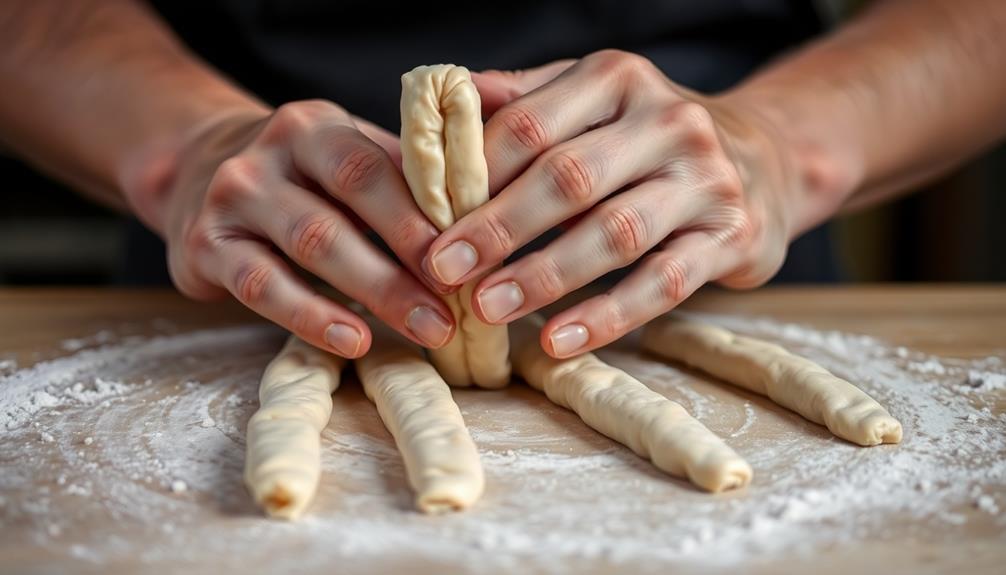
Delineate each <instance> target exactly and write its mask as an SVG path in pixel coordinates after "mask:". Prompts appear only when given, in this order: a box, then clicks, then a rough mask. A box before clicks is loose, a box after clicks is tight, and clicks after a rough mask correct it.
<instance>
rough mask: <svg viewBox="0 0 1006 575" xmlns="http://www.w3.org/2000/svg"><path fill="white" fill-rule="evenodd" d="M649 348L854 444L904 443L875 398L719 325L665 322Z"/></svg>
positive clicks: (649, 334)
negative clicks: (765, 399)
mask: <svg viewBox="0 0 1006 575" xmlns="http://www.w3.org/2000/svg"><path fill="white" fill-rule="evenodd" d="M643 347H644V348H645V349H647V350H649V351H651V352H653V353H656V354H658V355H661V356H663V357H666V358H668V359H673V360H678V361H681V362H683V363H685V364H687V365H690V366H692V367H694V368H696V369H699V370H701V371H704V372H706V373H709V374H711V375H714V376H716V377H718V378H720V379H722V380H724V381H727V382H729V383H732V384H734V385H738V386H740V387H743V388H745V389H747V390H749V391H753V392H755V393H758V394H760V395H764V396H767V397H768V398H769V399H771V400H772V401H774V402H776V403H778V404H779V405H781V406H783V407H786V408H788V409H791V410H793V411H795V412H797V413H799V414H800V415H802V416H804V417H806V418H807V419H809V420H811V421H813V422H814V423H818V424H822V425H825V426H827V428H828V429H830V430H831V432H832V433H834V434H835V435H837V436H838V437H841V438H843V439H846V440H848V441H851V442H853V443H858V444H859V445H863V446H869V445H879V444H881V443H898V442H900V441H901V423H899V422H898V420H896V419H894V418H893V417H891V414H890V413H888V412H887V410H885V409H884V408H883V407H881V405H880V404H879V403H877V402H876V401H874V399H873V398H872V397H870V396H869V395H867V394H866V393H865V392H863V391H862V390H860V389H859V388H858V387H856V386H854V385H852V384H851V383H849V382H848V381H845V380H844V379H840V378H838V377H835V376H834V375H832V374H831V373H830V372H829V371H828V370H826V369H824V368H823V367H821V366H820V365H818V364H816V363H814V362H812V361H810V360H809V359H805V358H802V357H799V356H796V355H793V354H791V353H790V352H788V351H786V350H785V349H783V348H782V347H779V346H778V345H775V344H771V343H768V342H765V341H759V340H757V339H752V338H748V337H743V336H739V335H736V334H734V333H732V332H729V331H727V330H725V329H723V328H720V327H716V326H713V325H707V324H702V323H697V322H693V321H687V320H683V319H679V318H673V317H664V318H660V319H657V320H654V321H653V322H651V323H650V324H648V325H647V326H646V327H645V328H644V329H643Z"/></svg>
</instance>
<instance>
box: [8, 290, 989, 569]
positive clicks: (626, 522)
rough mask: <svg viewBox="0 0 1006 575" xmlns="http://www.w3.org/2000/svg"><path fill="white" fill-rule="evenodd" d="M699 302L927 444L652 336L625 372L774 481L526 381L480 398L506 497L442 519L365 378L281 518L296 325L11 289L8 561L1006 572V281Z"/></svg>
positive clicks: (492, 487)
mask: <svg viewBox="0 0 1006 575" xmlns="http://www.w3.org/2000/svg"><path fill="white" fill-rule="evenodd" d="M683 307H684V309H686V310H688V311H692V312H699V314H700V316H701V317H705V318H707V319H709V320H710V321H714V322H718V323H723V324H724V325H726V326H727V327H730V328H732V329H735V330H737V331H739V332H744V333H748V334H750V335H754V336H757V337H763V338H765V339H769V340H773V341H777V342H779V343H782V344H783V345H786V346H787V347H789V348H790V349H793V350H794V351H796V352H799V353H801V354H803V355H806V356H808V357H811V358H812V359H814V360H816V361H819V362H821V363H823V364H824V365H825V366H826V367H829V368H830V369H832V370H833V371H835V372H836V373H837V374H839V375H841V376H843V377H846V378H847V379H849V380H850V381H853V382H854V383H856V384H857V385H861V386H863V387H864V389H866V390H867V391H868V392H870V393H871V394H873V395H874V396H875V397H876V398H877V399H878V400H879V401H881V402H882V403H884V404H885V405H886V406H887V407H888V408H889V409H890V410H891V411H892V413H893V414H894V415H895V416H896V417H898V418H899V419H901V420H902V422H903V423H904V425H905V441H904V442H903V443H902V444H901V445H898V446H882V447H876V448H858V447H854V446H851V445H849V444H847V443H845V442H842V441H840V440H837V439H835V438H833V437H831V435H830V434H829V433H828V432H827V430H825V429H824V428H821V427H819V426H816V425H814V424H812V423H809V422H806V421H804V420H802V419H801V418H799V417H798V416H795V415H793V414H791V413H789V412H787V411H786V410H784V409H781V408H779V407H777V406H775V405H774V404H772V403H771V402H769V401H768V400H765V399H764V398H760V397H757V396H754V395H752V394H749V393H746V392H743V391H741V390H738V389H736V388H733V387H730V386H728V385H725V384H723V383H722V382H717V381H715V380H712V379H711V378H709V377H707V376H704V375H702V374H700V373H697V372H692V371H689V370H685V369H681V368H677V367H674V366H668V365H666V364H665V362H662V361H660V360H659V358H656V357H653V356H649V355H646V354H644V353H641V352H639V351H638V349H637V347H638V346H637V341H636V339H635V338H633V337H629V338H626V340H624V341H623V342H620V343H619V344H616V345H615V346H612V349H610V350H606V351H605V352H603V353H601V356H602V358H604V359H606V360H608V361H610V362H611V363H613V364H615V365H617V366H619V367H622V368H623V369H625V370H626V371H628V372H629V373H631V374H633V375H635V376H636V377H638V378H639V379H640V380H642V381H643V382H644V383H646V384H647V385H650V386H651V387H652V388H654V389H657V390H658V391H660V392H661V393H664V394H665V395H667V396H668V397H671V398H672V399H674V400H676V401H679V402H680V403H682V404H683V405H684V406H685V407H686V408H687V409H689V411H690V412H692V413H693V414H694V415H695V416H696V417H697V418H699V419H700V420H701V421H702V422H703V423H705V424H706V425H707V426H709V427H710V429H712V430H713V431H714V432H716V433H718V434H719V435H721V436H722V437H724V439H726V441H727V442H728V443H729V444H730V445H731V446H733V447H734V448H735V449H736V450H737V451H738V452H739V453H740V454H741V455H742V456H744V457H746V458H747V459H748V460H749V461H750V462H751V464H752V466H753V467H754V470H755V478H754V481H753V483H752V485H751V486H749V487H748V488H746V489H743V490H741V491H738V492H732V493H727V494H721V495H709V494H705V493H701V492H699V491H698V490H696V489H695V488H693V487H691V486H690V485H689V484H688V483H686V482H684V481H681V480H679V479H675V478H670V477H668V476H666V475H664V474H662V473H660V472H658V471H656V470H655V469H654V468H653V467H652V466H650V465H649V464H648V463H647V462H645V461H644V460H641V459H640V458H638V457H636V456H635V455H633V454H632V453H631V452H629V451H628V450H626V449H624V448H623V447H621V446H619V445H617V444H614V443H613V442H612V441H610V440H608V439H607V438H605V437H603V436H601V435H599V434H597V433H595V432H593V431H592V430H590V429H589V428H587V427H585V426H584V425H583V424H582V423H581V422H580V421H579V420H578V419H577V418H576V416H575V415H574V414H571V413H569V412H567V411H565V410H562V409H560V408H558V407H556V406H554V405H552V404H550V403H549V402H548V401H547V400H545V399H544V398H543V396H540V395H539V394H537V393H536V392H534V391H532V390H530V389H528V388H527V387H525V386H524V385H522V384H516V383H515V385H513V386H511V387H509V388H507V389H505V390H502V391H493V392H488V391H477V390H458V391H455V397H456V399H457V401H458V403H459V405H460V406H461V408H462V411H463V413H464V415H465V418H466V421H467V422H468V424H469V427H470V429H471V431H472V434H473V437H474V438H475V440H476V443H477V444H478V445H479V449H480V451H481V452H482V453H483V460H484V463H485V466H486V473H487V481H488V487H487V492H486V495H485V497H484V498H483V500H482V501H481V502H480V503H479V504H478V505H477V506H476V507H475V508H473V509H471V510H470V511H468V512H467V513H464V514H459V515H451V516H445V517H424V516H421V515H419V514H417V513H416V512H414V511H412V510H411V505H410V492H409V489H408V486H407V484H406V483H405V479H404V473H403V469H402V465H401V461H400V460H399V459H398V458H397V453H396V452H395V450H394V444H393V442H392V440H391V438H390V436H389V435H388V434H387V432H386V431H385V430H384V428H383V426H382V424H381V422H380V420H379V419H378V417H377V414H376V410H374V408H373V406H372V405H371V404H370V403H369V402H368V401H367V400H366V398H365V397H364V396H363V395H362V393H361V392H360V390H359V388H358V384H357V383H356V382H355V380H354V379H353V377H352V376H351V375H347V377H346V381H345V382H344V384H343V386H342V387H341V388H340V389H339V390H337V392H336V394H335V403H336V406H335V410H334V413H333V417H332V421H331V423H330V425H329V427H328V429H326V430H325V432H324V434H323V436H322V444H323V450H322V453H323V461H324V475H323V479H322V484H321V487H320V489H319V493H318V495H317V498H316V500H315V502H314V504H313V506H312V507H311V509H310V510H309V513H308V516H307V517H305V519H304V520H303V521H301V522H299V523H296V524H285V523H279V522H275V521H270V520H268V519H265V518H263V517H261V516H260V515H259V513H258V512H257V510H256V509H255V507H254V505H253V504H252V503H251V502H250V501H249V498H248V495H247V493H246V491H245V490H244V487H243V485H242V482H241V471H242V465H243V455H244V454H243V451H244V437H243V435H244V425H245V423H246V422H247V419H248V417H249V416H250V415H251V413H253V411H254V409H255V407H256V401H255V391H256V390H255V388H256V384H257V378H258V375H259V374H260V373H261V369H262V368H263V367H264V365H265V363H266V362H267V361H268V360H269V358H270V357H271V355H272V354H274V353H275V351H276V350H277V349H278V347H279V345H280V343H281V341H282V337H283V336H282V334H281V333H280V332H279V331H278V330H276V329H273V328H271V327H268V326H264V325H263V322H262V321H261V320H260V319H258V318H256V317H255V316H253V315H252V314H250V313H249V312H247V311H246V310H243V309H241V308H240V307H239V306H236V305H232V304H198V303H193V302H189V301H186V300H184V299H183V298H182V297H180V296H178V295H176V294H174V293H171V292H168V291H113V290H69V289H60V290H0V415H3V410H6V411H7V417H8V419H7V421H8V428H7V429H4V428H3V426H2V425H0V437H2V439H0V572H3V573H20V572H72V571H74V570H78V571H87V572H101V573H132V572H138V571H140V572H151V573H162V572H182V571H184V572H186V573H193V572H213V573H218V572H255V571H260V570H261V571H272V572H276V571H280V572H287V571H304V572H318V573H321V572H325V573H331V572H347V571H359V572H374V573H377V572H388V571H396V572H410V573H448V572H558V571H565V570H576V571H578V572H586V573H593V572H597V573H607V572H669V571H671V570H674V572H686V573H687V572H704V573H708V572H727V571H730V572H735V571H737V570H738V569H740V570H742V571H755V572H766V573H768V572H776V571H778V570H779V569H805V570H813V571H814V572H823V573H831V572H833V573H848V572H856V571H860V572H877V571H880V570H881V569H883V570H884V572H886V573H922V572H944V571H949V570H951V569H953V570H959V571H961V572H967V573H972V572H990V573H993V572H994V573H1002V569H1003V565H1006V515H1004V513H1003V508H1006V463H1004V461H1006V450H1004V445H1006V439H1004V436H1006V416H1004V410H1006V392H1004V391H1003V389H1002V380H1001V378H1002V376H1003V374H1004V372H1006V369H1004V367H1003V366H1004V363H1003V360H1004V359H1006V286H987V287H964V286H939V287H936V286H906V287H901V286H898V287H894V286H870V287H809V288H769V289H763V290H759V291H756V292H752V293H732V292H721V291H708V292H703V293H700V294H698V295H697V296H695V297H694V298H692V299H691V300H689V301H688V302H687V303H686V304H685V306H683ZM703 314H705V315H703ZM710 314H711V315H710ZM862 336H870V338H867V337H862ZM871 338H876V339H875V340H874V339H871ZM347 373H348V372H347ZM997 378H998V379H997ZM857 379H859V380H861V381H857ZM109 382H111V383H109ZM75 385H76V387H74V386H75ZM912 386H916V387H912ZM972 388H974V389H972ZM40 393H41V395H40ZM11 418H13V419H11ZM972 438H974V439H972Z"/></svg>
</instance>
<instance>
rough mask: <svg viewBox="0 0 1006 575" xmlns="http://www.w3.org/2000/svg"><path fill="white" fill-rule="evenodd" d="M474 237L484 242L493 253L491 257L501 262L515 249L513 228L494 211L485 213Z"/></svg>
mask: <svg viewBox="0 0 1006 575" xmlns="http://www.w3.org/2000/svg"><path fill="white" fill-rule="evenodd" d="M476 236H477V237H479V238H480V239H483V240H485V242H484V243H485V244H487V245H488V246H490V248H491V249H492V250H493V251H494V252H495V254H493V255H495V256H496V257H497V258H498V259H501V260H502V259H503V258H504V257H506V256H507V255H509V254H510V253H512V252H513V250H514V249H515V248H516V241H517V239H516V238H517V236H516V234H515V232H514V230H513V228H512V227H510V224H509V223H508V222H507V221H506V220H505V219H504V218H503V217H502V216H500V215H499V214H497V213H496V212H494V211H487V212H486V214H485V217H484V219H483V220H482V226H481V230H480V231H478V232H476ZM480 251H481V250H480Z"/></svg>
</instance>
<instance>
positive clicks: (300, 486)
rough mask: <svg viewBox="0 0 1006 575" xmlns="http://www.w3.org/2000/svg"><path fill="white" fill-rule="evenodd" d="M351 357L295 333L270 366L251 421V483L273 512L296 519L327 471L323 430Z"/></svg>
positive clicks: (247, 474)
mask: <svg viewBox="0 0 1006 575" xmlns="http://www.w3.org/2000/svg"><path fill="white" fill-rule="evenodd" d="M344 365H345V360H344V359H342V358H340V357H336V356H334V355H332V354H330V353H327V352H324V351H321V350H319V349H317V348H315V347H313V346H311V345H309V344H307V343H305V342H303V341H301V340H300V339H298V338H296V337H294V336H290V339H289V340H287V343H286V345H285V346H284V347H283V349H282V350H280V352H279V354H278V355H277V356H276V358H275V359H273V360H272V361H271V362H270V363H269V365H268V366H267V367H266V368H265V373H264V374H262V383H261V384H260V385H259V402H260V404H261V405H260V407H259V410H258V411H257V412H255V414H254V415H252V417H251V420H249V421H248V436H247V445H248V447H247V454H246V456H245V484H246V485H247V486H248V489H249V490H250V491H251V493H252V496H253V497H254V498H255V501H256V503H258V504H259V506H261V507H263V508H264V509H265V511H266V513H268V514H269V515H271V516H273V517H281V518H283V519H296V518H297V517H299V516H300V515H301V513H303V512H304V509H306V508H307V506H308V504H309V503H310V502H311V499H312V498H313V497H314V493H315V491H316V490H317V489H318V478H319V477H320V475H321V447H320V435H321V430H322V429H324V428H325V426H326V425H328V418H329V417H330V416H331V415H332V392H333V391H335V389H336V388H337V387H339V375H340V371H341V370H342V367H343V366H344Z"/></svg>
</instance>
